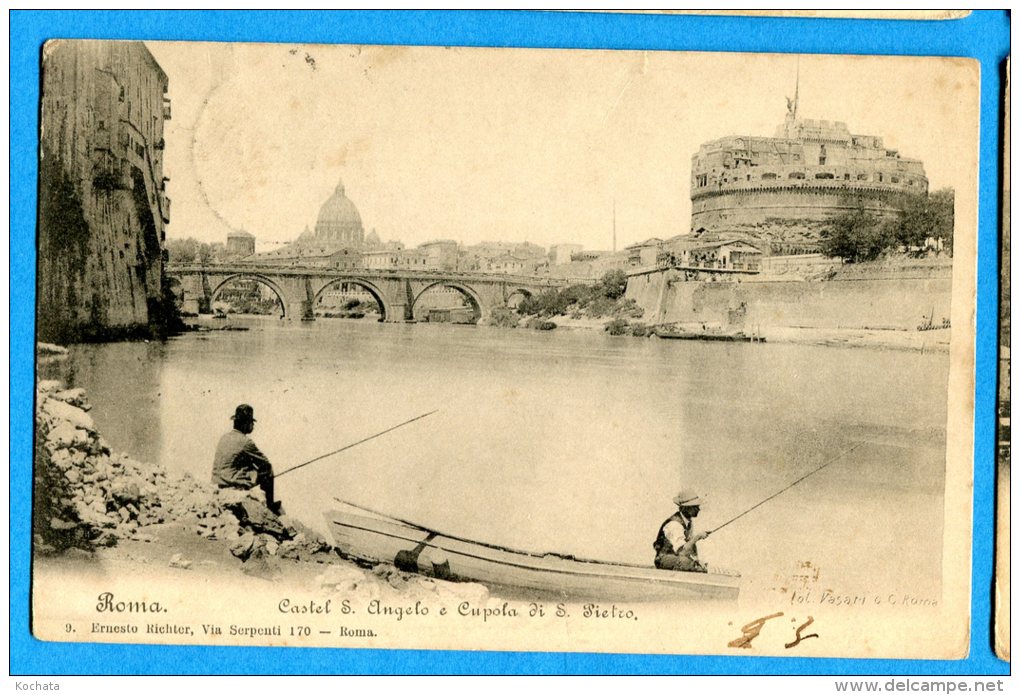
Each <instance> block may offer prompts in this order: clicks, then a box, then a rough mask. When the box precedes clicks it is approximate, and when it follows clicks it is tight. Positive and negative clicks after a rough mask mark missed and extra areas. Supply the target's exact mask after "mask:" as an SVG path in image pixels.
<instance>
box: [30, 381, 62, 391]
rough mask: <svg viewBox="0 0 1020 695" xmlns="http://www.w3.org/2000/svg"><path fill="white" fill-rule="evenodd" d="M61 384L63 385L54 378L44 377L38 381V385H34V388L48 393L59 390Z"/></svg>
mask: <svg viewBox="0 0 1020 695" xmlns="http://www.w3.org/2000/svg"><path fill="white" fill-rule="evenodd" d="M61 386H63V384H61V383H60V382H59V381H57V380H56V379H45V380H43V381H40V382H39V385H38V386H36V387H35V390H36V391H38V392H39V393H50V392H52V391H59V390H60V387H61Z"/></svg>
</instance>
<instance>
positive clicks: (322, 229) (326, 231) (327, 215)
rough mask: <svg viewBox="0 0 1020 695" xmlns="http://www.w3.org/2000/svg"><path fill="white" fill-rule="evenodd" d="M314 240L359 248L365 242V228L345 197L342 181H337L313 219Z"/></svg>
mask: <svg viewBox="0 0 1020 695" xmlns="http://www.w3.org/2000/svg"><path fill="white" fill-rule="evenodd" d="M315 241H316V242H317V243H319V244H336V245H344V246H351V247H354V248H361V246H362V245H364V243H365V228H364V226H362V224H361V214H360V213H359V212H358V208H357V207H355V205H354V203H353V202H351V199H350V198H348V197H347V191H346V189H345V188H344V182H343V181H339V182H337V185H336V188H335V189H333V195H331V196H330V197H329V198H327V199H326V202H325V203H323V204H322V207H321V208H319V217H318V218H317V219H316V221H315Z"/></svg>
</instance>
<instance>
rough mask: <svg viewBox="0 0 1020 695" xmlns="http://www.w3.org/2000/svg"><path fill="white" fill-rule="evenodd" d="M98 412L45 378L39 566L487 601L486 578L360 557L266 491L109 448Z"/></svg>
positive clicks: (36, 525)
mask: <svg viewBox="0 0 1020 695" xmlns="http://www.w3.org/2000/svg"><path fill="white" fill-rule="evenodd" d="M90 410H91V405H90V404H89V402H88V398H87V396H86V394H85V392H84V391H83V390H82V389H64V388H62V385H61V384H60V383H59V382H56V381H42V382H40V383H39V384H38V386H37V390H36V413H35V427H36V440H35V469H34V481H33V482H34V486H33V524H32V530H33V556H34V558H35V560H36V563H37V567H39V566H42V567H44V568H45V567H50V566H53V565H61V563H81V562H87V563H89V564H92V565H96V566H101V567H103V568H105V569H106V570H108V571H112V572H116V573H118V574H125V573H126V574H138V575H140V576H146V575H148V576H153V575H159V576H163V575H165V574H166V573H168V572H170V573H172V572H193V573H213V574H216V573H224V574H228V575H230V574H244V575H248V576H249V577H256V578H259V579H263V580H268V581H275V582H284V581H286V582H287V584H288V586H290V585H291V582H293V583H295V584H296V585H299V586H301V587H302V588H306V589H314V590H316V591H320V592H326V593H327V594H329V593H333V592H340V593H342V594H343V595H344V597H346V598H358V597H368V598H379V597H386V596H391V597H402V598H407V597H410V598H426V597H435V596H436V595H437V594H439V595H452V596H460V597H463V598H465V599H470V600H472V601H484V600H486V599H487V598H488V591H487V590H486V589H485V588H484V587H482V586H479V585H476V584H452V583H449V582H441V581H437V580H433V579H431V578H427V577H422V576H419V575H416V574H409V573H405V572H402V571H399V570H397V569H396V568H394V567H393V566H392V565H389V564H382V565H378V566H375V567H366V566H363V565H359V564H356V563H354V562H351V561H349V560H347V559H345V558H344V557H343V556H342V555H341V553H340V552H339V551H338V549H336V548H334V547H333V546H332V545H331V544H330V543H329V542H328V541H327V540H326V539H325V538H323V537H322V536H321V535H319V534H318V533H316V532H315V531H313V530H311V529H309V528H308V527H306V526H305V525H304V524H302V523H301V522H300V521H299V520H297V519H295V518H293V517H291V516H288V515H286V514H284V515H281V516H277V515H275V514H273V513H271V512H270V511H269V510H268V509H267V508H266V505H265V499H264V498H263V497H262V494H261V491H260V490H258V489H255V490H250V491H249V490H228V489H220V488H217V487H215V486H214V485H213V484H211V483H208V482H205V481H200V480H196V479H194V478H192V477H191V476H188V475H176V474H173V473H170V472H168V471H167V470H165V469H164V468H163V467H162V466H158V465H155V464H151V463H145V462H142V461H137V460H135V459H133V458H132V457H131V456H129V455H127V454H119V453H114V452H111V451H110V447H109V446H108V444H107V442H106V441H105V440H104V439H103V437H102V435H101V434H100V433H99V432H98V431H97V429H96V426H95V424H94V421H93V419H92V417H91V415H90V414H89V411H90ZM182 579H183V577H182Z"/></svg>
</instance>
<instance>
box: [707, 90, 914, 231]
mask: <svg viewBox="0 0 1020 695" xmlns="http://www.w3.org/2000/svg"><path fill="white" fill-rule="evenodd" d="M788 101H789V110H788V113H787V116H786V120H785V122H784V123H783V124H782V125H780V126H779V127H778V128H777V129H776V133H775V135H774V136H773V137H760V136H752V135H746V136H729V137H725V138H721V139H718V140H713V141H711V142H707V143H705V144H703V145H701V147H700V148H699V150H698V152H697V153H695V154H694V156H693V157H692V158H691V207H692V211H691V231H692V232H694V233H695V234H699V233H704V232H720V231H733V232H744V233H747V234H751V235H753V236H754V237H756V238H761V239H771V238H781V239H784V240H787V241H790V242H797V241H815V240H817V238H818V233H819V232H820V231H821V230H822V229H823V228H824V227H825V226H826V224H827V222H828V221H829V220H830V219H831V218H832V217H833V216H835V215H838V214H840V213H843V212H847V211H850V210H854V209H857V208H859V207H863V208H864V209H865V210H866V211H867V212H869V213H871V214H873V215H875V216H876V217H879V218H888V217H892V216H896V215H898V214H900V212H901V210H902V202H901V201H902V200H903V196H904V195H910V194H917V195H924V194H927V192H928V179H927V177H926V176H925V172H924V165H923V164H922V163H921V162H920V161H919V160H917V159H910V158H907V157H903V156H901V155H900V153H899V152H898V151H897V150H894V149H889V148H887V147H886V146H885V145H884V143H883V141H882V138H881V137H878V136H875V135H854V134H852V133H851V132H850V130H849V128H847V125H846V124H845V123H842V122H839V121H816V120H808V119H802V118H798V117H797V99H796V98H794V99H792V100H788Z"/></svg>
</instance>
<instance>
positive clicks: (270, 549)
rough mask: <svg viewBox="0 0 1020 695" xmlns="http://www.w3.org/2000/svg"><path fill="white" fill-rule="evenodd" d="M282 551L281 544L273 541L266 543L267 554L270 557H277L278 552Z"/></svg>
mask: <svg viewBox="0 0 1020 695" xmlns="http://www.w3.org/2000/svg"><path fill="white" fill-rule="evenodd" d="M279 549H280V544H279V543H277V542H276V541H275V540H273V539H271V538H270V539H269V540H267V541H266V552H267V553H269V554H270V555H276V551H277V550H279Z"/></svg>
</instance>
